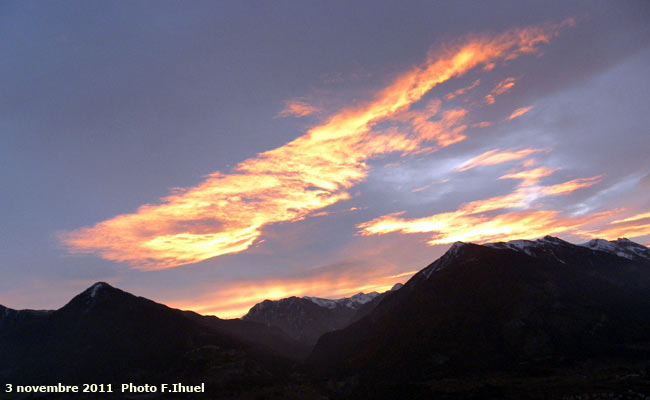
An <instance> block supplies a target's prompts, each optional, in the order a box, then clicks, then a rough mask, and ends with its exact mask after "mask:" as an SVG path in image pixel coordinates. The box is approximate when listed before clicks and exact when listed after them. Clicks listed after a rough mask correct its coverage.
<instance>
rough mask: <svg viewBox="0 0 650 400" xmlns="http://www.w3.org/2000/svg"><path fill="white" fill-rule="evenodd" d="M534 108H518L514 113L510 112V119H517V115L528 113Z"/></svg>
mask: <svg viewBox="0 0 650 400" xmlns="http://www.w3.org/2000/svg"><path fill="white" fill-rule="evenodd" d="M532 109H533V106H529V107H521V108H518V109H516V110H515V111H513V112H512V114H510V116H509V117H508V119H509V120H512V119H515V118H517V117H521V116H522V115H524V114H526V113H527V112H528V111H530V110H532Z"/></svg>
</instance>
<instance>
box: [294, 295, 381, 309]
mask: <svg viewBox="0 0 650 400" xmlns="http://www.w3.org/2000/svg"><path fill="white" fill-rule="evenodd" d="M377 296H379V293H377V292H371V293H357V294H355V295H354V296H351V297H344V298H342V299H336V300H331V299H322V298H320V297H310V296H305V297H303V299H307V300H310V301H312V302H313V303H315V304H317V305H319V306H321V307H327V308H329V309H334V308H337V307H341V306H343V307H349V308H352V309H353V310H356V309H357V308H359V307H360V306H361V305H363V304H366V303H368V302H370V301H372V300H373V299H374V298H375V297H377Z"/></svg>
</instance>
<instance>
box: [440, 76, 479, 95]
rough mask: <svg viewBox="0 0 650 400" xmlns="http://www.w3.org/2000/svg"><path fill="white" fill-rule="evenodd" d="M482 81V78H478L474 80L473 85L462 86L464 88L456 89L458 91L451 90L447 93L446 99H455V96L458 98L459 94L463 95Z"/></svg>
mask: <svg viewBox="0 0 650 400" xmlns="http://www.w3.org/2000/svg"><path fill="white" fill-rule="evenodd" d="M480 83H481V80H480V79H477V80H475V81H474V82H473V83H472V84H471V85H469V86H465V87H462V88H460V89H458V90H456V91H453V92H451V93H447V94H446V95H445V100H453V99H454V98H456V97H458V96H461V95H463V94H465V93H467V92H469V91H470V90H472V89H474V88H475V87H477V86H478V85H479V84H480Z"/></svg>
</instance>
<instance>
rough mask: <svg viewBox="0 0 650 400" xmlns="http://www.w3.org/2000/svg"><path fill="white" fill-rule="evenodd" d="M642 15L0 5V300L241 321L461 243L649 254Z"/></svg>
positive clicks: (371, 7) (340, 291) (551, 7)
mask: <svg viewBox="0 0 650 400" xmlns="http://www.w3.org/2000/svg"><path fill="white" fill-rule="evenodd" d="M649 21H650V3H648V2H646V1H621V2H613V1H548V2H539V1H494V2H476V1H455V2H438V1H407V2H403V1H372V2H370V1H309V2H289V1H276V2H249V1H223V2H212V1H195V2H191V3H187V2H178V1H155V2H154V1H129V2H103V1H51V2H39V1H22V0H21V1H3V2H2V3H0V54H2V57H0V182H1V183H2V191H1V192H0V193H1V194H0V274H1V276H2V279H1V280H0V304H3V305H5V306H7V307H11V308H36V309H55V308H59V307H61V306H63V305H64V304H65V303H66V302H67V301H68V300H69V299H70V298H71V297H73V296H74V295H75V294H77V293H79V292H81V291H82V290H84V289H85V288H87V287H88V286H90V285H92V284H93V283H94V282H97V281H105V282H108V283H110V284H112V285H114V286H116V287H119V288H122V289H123V290H126V291H129V292H131V293H134V294H137V295H140V296H144V297H147V298H150V299H153V300H155V301H158V302H162V303H165V304H167V305H170V306H172V307H178V308H183V309H192V310H195V311H197V312H200V313H203V314H214V315H217V316H219V317H222V318H234V317H239V316H241V315H243V314H245V313H246V311H247V310H248V309H249V308H250V307H251V306H252V305H254V304H255V303H257V302H259V301H262V300H264V299H279V298H283V297H288V296H307V295H308V296H318V297H325V298H339V297H344V296H350V295H353V294H355V293H358V292H370V291H385V290H387V289H389V288H390V287H391V286H393V285H394V284H395V283H397V282H405V281H406V280H408V278H409V277H410V276H412V275H413V274H414V273H415V272H417V271H418V270H420V269H422V268H424V267H425V266H426V265H428V264H429V263H431V262H432V261H434V260H435V259H436V258H438V257H439V256H440V255H442V254H443V253H444V252H445V251H446V249H448V248H449V246H450V245H451V244H452V243H454V242H456V241H464V242H474V243H487V242H495V241H507V240H512V239H536V238H539V237H542V236H544V235H547V234H550V235H554V236H558V237H560V238H562V239H565V240H568V241H570V242H573V243H582V242H585V241H587V240H589V239H592V238H604V239H608V240H612V239H616V238H619V237H627V238H629V239H631V240H634V241H636V242H638V243H642V244H645V245H650V162H649V161H648V160H649V159H650V157H649V156H650V154H649V153H650V113H649V112H648V104H649V101H648V100H649V99H650V80H649V79H648V67H647V66H648V65H649V64H650V24H649V23H648V22H649Z"/></svg>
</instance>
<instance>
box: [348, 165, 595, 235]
mask: <svg viewBox="0 0 650 400" xmlns="http://www.w3.org/2000/svg"><path fill="white" fill-rule="evenodd" d="M552 172H553V170H551V169H549V168H544V167H542V168H536V169H534V170H528V171H521V172H518V173H511V174H508V175H504V176H502V177H501V178H500V179H520V180H521V183H520V184H519V185H518V186H517V188H516V189H515V190H514V191H513V192H511V193H508V194H506V195H503V196H497V197H492V198H488V199H483V200H477V201H472V202H469V203H465V204H462V205H461V206H460V207H459V208H458V209H457V210H456V211H452V212H445V213H439V214H434V215H432V216H428V217H424V218H415V219H406V218H403V217H401V216H402V215H403V213H394V214H389V215H385V216H381V217H378V218H375V219H373V220H371V221H368V222H365V223H362V224H359V225H358V226H357V227H358V228H359V229H360V233H361V234H362V235H376V234H386V233H391V232H400V233H425V232H432V233H433V236H432V238H431V240H430V241H429V242H428V243H429V244H430V245H435V244H444V243H453V242H455V241H472V242H479V243H482V242H488V241H497V240H510V239H517V238H519V239H520V238H534V237H539V236H544V235H547V234H554V233H559V232H565V231H567V230H569V229H576V228H578V227H580V226H582V225H584V224H585V223H587V222H592V221H594V219H596V218H599V216H597V215H590V216H586V217H582V218H571V217H564V216H562V215H560V212H559V211H555V210H523V211H506V212H501V213H500V214H496V215H493V214H494V212H496V211H498V210H510V209H528V208H530V207H531V206H532V205H533V204H534V203H535V202H536V201H537V200H538V199H540V198H543V197H546V196H558V195H565V194H568V193H571V192H572V191H575V190H578V189H581V188H584V187H587V186H591V185H593V184H595V183H597V182H598V181H599V179H600V177H592V178H585V179H575V180H571V181H567V182H563V183H559V184H556V185H550V186H540V185H537V183H538V182H539V179H540V178H542V177H545V176H548V175H550V174H551V173H552ZM489 212H492V214H490V215H488V214H487V213H489Z"/></svg>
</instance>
